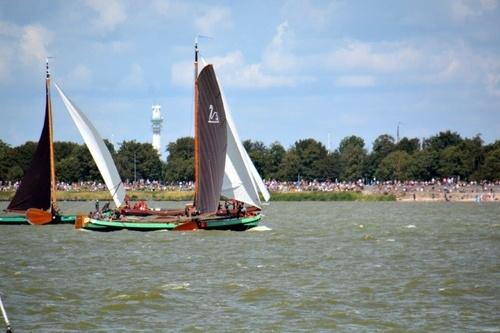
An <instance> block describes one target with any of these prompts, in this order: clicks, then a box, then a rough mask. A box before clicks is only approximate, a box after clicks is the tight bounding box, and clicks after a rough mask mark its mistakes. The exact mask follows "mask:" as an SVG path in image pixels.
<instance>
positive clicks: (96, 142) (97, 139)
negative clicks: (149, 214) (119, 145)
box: [54, 83, 125, 207]
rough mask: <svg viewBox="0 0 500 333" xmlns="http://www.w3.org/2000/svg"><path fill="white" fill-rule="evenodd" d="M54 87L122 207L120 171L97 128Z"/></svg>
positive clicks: (122, 190)
mask: <svg viewBox="0 0 500 333" xmlns="http://www.w3.org/2000/svg"><path fill="white" fill-rule="evenodd" d="M54 85H55V87H56V89H57V91H58V92H59V95H60V96H61V99H62V100H63V103H64V105H65V106H66V109H67V110H68V112H69V114H70V115H71V118H72V119H73V122H74V123H75V125H76V127H77V128H78V130H79V131H80V134H81V136H82V138H83V140H84V141H85V144H86V145H87V147H88V149H89V151H90V153H91V154H92V157H93V158H94V161H95V163H96V165H97V167H98V169H99V171H100V172H101V175H102V178H103V179H104V182H105V183H106V186H107V188H108V190H109V192H110V193H111V195H112V196H113V201H114V202H115V205H116V207H120V206H121V205H122V204H123V202H124V200H125V188H124V187H123V183H122V181H121V179H120V175H119V174H118V170H117V169H116V166H115V163H114V162H113V158H112V157H111V154H110V152H109V150H108V148H107V147H106V144H105V143H104V140H103V139H102V138H101V136H100V135H99V133H98V132H97V130H96V128H95V127H94V125H92V123H91V122H90V121H89V120H88V119H87V117H86V116H85V115H84V114H83V113H82V112H81V111H80V110H79V109H78V108H77V107H76V105H75V104H74V103H72V102H71V100H70V99H69V98H68V97H66V95H65V94H64V93H63V91H62V90H61V88H59V86H58V85H57V83H55V84H54Z"/></svg>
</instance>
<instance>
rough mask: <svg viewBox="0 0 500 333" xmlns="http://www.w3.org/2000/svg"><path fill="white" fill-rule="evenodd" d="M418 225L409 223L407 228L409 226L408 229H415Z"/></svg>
mask: <svg viewBox="0 0 500 333" xmlns="http://www.w3.org/2000/svg"><path fill="white" fill-rule="evenodd" d="M416 227H417V226H416V225H414V224H408V225H407V226H406V228H407V229H415V228H416Z"/></svg>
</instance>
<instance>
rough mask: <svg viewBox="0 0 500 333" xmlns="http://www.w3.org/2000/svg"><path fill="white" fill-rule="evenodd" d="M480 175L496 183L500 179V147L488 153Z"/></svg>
mask: <svg viewBox="0 0 500 333" xmlns="http://www.w3.org/2000/svg"><path fill="white" fill-rule="evenodd" d="M497 142H498V141H497ZM480 175H481V176H482V179H484V180H490V181H495V180H499V179H500V147H498V148H495V149H493V150H489V151H488V152H487V154H486V156H485V159H484V164H483V165H482V167H481V172H480Z"/></svg>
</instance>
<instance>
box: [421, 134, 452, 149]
mask: <svg viewBox="0 0 500 333" xmlns="http://www.w3.org/2000/svg"><path fill="white" fill-rule="evenodd" d="M461 142H462V137H461V136H460V135H459V134H458V133H456V132H451V131H446V132H439V134H437V135H434V136H431V137H430V138H428V139H424V142H423V148H424V149H432V150H437V151H440V150H443V149H445V148H447V147H450V146H456V145H458V144H459V143H461Z"/></svg>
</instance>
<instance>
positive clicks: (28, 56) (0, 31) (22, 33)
mask: <svg viewBox="0 0 500 333" xmlns="http://www.w3.org/2000/svg"><path fill="white" fill-rule="evenodd" d="M0 36H1V37H2V38H1V39H0V79H4V78H6V77H8V75H10V74H11V72H12V71H15V68H16V66H19V65H21V66H25V67H28V68H31V67H32V66H40V63H42V62H43V60H44V59H45V58H46V57H47V56H49V55H50V53H49V46H50V43H51V41H52V39H53V33H52V32H51V31H50V30H48V29H47V28H45V27H44V26H42V25H39V24H34V25H26V26H21V25H16V24H12V23H8V22H3V21H0ZM2 81H3V80H2Z"/></svg>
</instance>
